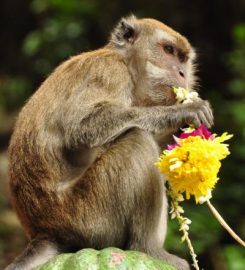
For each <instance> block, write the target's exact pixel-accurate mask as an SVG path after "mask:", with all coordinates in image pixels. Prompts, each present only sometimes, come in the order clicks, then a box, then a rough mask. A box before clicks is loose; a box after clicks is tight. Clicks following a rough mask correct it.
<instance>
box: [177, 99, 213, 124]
mask: <svg viewBox="0 0 245 270" xmlns="http://www.w3.org/2000/svg"><path fill="white" fill-rule="evenodd" d="M179 120H180V121H179V124H180V125H181V126H182V127H183V126H185V125H190V126H194V127H195V128H197V127H199V126H200V125H201V124H202V123H203V124H205V126H206V127H207V128H210V127H211V126H212V125H213V112H212V109H211V107H210V104H209V102H208V101H206V100H202V99H197V100H195V101H194V102H191V103H187V104H183V105H182V106H181V108H180V118H179Z"/></svg>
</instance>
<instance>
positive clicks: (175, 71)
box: [112, 17, 195, 105]
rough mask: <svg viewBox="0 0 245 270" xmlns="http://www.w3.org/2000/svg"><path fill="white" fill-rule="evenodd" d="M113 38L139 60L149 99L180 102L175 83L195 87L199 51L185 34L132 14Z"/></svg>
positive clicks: (157, 102)
mask: <svg viewBox="0 0 245 270" xmlns="http://www.w3.org/2000/svg"><path fill="white" fill-rule="evenodd" d="M112 41H114V42H116V44H117V45H118V47H120V50H122V51H124V55H126V56H127V57H128V58H129V59H130V60H131V61H132V62H134V63H136V65H137V68H136V70H137V72H138V80H137V81H138V82H140V81H143V84H141V85H140V86H139V88H141V89H142V93H140V95H141V100H147V102H146V101H144V102H145V103H147V104H151V105H154V104H155V105H160V104H162V105H172V104H174V103H175V102H176V100H175V95H174V94H173V91H172V87H173V86H175V87H178V86H180V87H183V88H186V89H188V90H192V89H193V87H194V84H195V77H194V65H193V62H194V60H195V52H194V50H193V48H192V47H191V45H190V43H189V42H188V40H187V39H186V38H185V37H183V36H182V35H180V34H179V33H177V32H176V31H174V30H173V29H171V28H170V27H168V26H166V25H165V24H163V23H161V22H159V21H157V20H153V19H140V20H138V19H136V18H135V17H129V18H127V19H123V20H122V21H121V22H120V23H119V25H118V27H117V28H116V30H115V31H114V35H113V36H112ZM142 85H143V86H145V87H142ZM143 88H145V89H143Z"/></svg>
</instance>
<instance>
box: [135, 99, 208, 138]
mask: <svg viewBox="0 0 245 270" xmlns="http://www.w3.org/2000/svg"><path fill="white" fill-rule="evenodd" d="M142 110H143V109H142ZM138 118H139V119H138V121H137V123H139V125H138V126H139V127H141V128H143V129H145V130H148V131H150V132H153V133H155V134H159V133H162V132H163V131H164V130H165V131H166V130H173V131H176V130H178V129H179V128H181V127H184V126H186V125H191V126H194V127H195V128H196V127H199V126H200V125H201V124H202V123H203V124H205V125H206V126H207V127H208V128H210V127H211V126H212V125H213V113H212V109H211V107H210V104H209V102H208V101H205V100H202V99H197V100H195V101H193V102H190V103H184V104H177V105H173V106H168V107H165V106H161V107H160V106H159V107H151V108H144V111H142V112H141V116H139V117H138Z"/></svg>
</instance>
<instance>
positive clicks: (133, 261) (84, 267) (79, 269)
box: [36, 248, 177, 270]
mask: <svg viewBox="0 0 245 270" xmlns="http://www.w3.org/2000/svg"><path fill="white" fill-rule="evenodd" d="M107 269H109V270H146V269H149V270H177V269H176V268H175V267H173V266H171V265H169V264H167V263H165V262H162V261H160V260H157V259H154V258H152V257H150V256H148V255H146V254H145V253H141V252H138V251H123V250H120V249H118V248H105V249H103V250H101V251H98V250H94V249H82V250H80V251H78V252H77V253H67V254H61V255H58V256H56V257H55V258H53V259H51V260H50V261H48V262H47V263H45V264H44V265H42V266H39V267H38V268H37V269H36V270H107Z"/></svg>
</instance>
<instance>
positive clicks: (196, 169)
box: [155, 87, 245, 270]
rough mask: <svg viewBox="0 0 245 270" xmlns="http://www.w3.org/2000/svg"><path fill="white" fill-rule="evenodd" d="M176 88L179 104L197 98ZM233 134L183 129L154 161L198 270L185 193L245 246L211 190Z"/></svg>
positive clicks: (205, 129) (194, 93)
mask: <svg viewBox="0 0 245 270" xmlns="http://www.w3.org/2000/svg"><path fill="white" fill-rule="evenodd" d="M173 90H174V93H175V94H176V99H177V101H178V102H179V103H188V102H193V100H195V99H198V94H197V93H196V92H188V91H187V90H186V89H184V88H181V87H178V88H174V89H173ZM231 137H232V135H229V134H227V133H223V134H222V135H221V136H217V135H216V134H212V133H211V132H210V131H209V130H208V129H207V128H206V127H205V125H204V124H202V125H201V126H200V127H199V128H198V129H193V128H191V127H190V128H187V129H184V130H183V133H182V134H181V135H180V136H179V137H176V136H174V140H175V143H174V144H172V145H168V149H167V150H164V151H163V154H162V155H161V156H160V158H159V161H158V162H156V163H155V165H156V166H157V167H159V169H160V171H161V172H162V173H163V174H164V175H165V176H166V178H167V182H168V190H169V191H168V194H169V196H170V198H171V203H170V214H171V218H176V219H177V220H178V222H179V225H180V231H181V232H182V234H183V236H182V238H181V239H182V241H186V242H187V245H188V248H189V250H190V254H191V257H192V260H193V266H194V268H195V269H196V270H199V266H198V260H197V255H196V254H195V252H194V248H193V246H192V243H191V240H190V238H189V233H188V232H189V225H190V224H191V220H190V219H188V218H186V217H184V216H183V215H182V214H183V213H184V210H183V208H182V207H181V206H180V205H179V204H180V202H182V201H184V197H183V195H182V194H183V193H185V195H186V199H190V197H191V196H194V198H195V201H196V203H197V204H198V203H200V204H202V203H205V202H206V203H207V204H208V206H209V208H210V210H211V212H212V213H213V214H214V216H215V217H216V219H217V220H218V221H219V222H220V224H221V225H222V226H223V227H224V228H225V229H226V230H227V231H228V232H229V233H230V234H231V236H232V237H233V238H234V239H236V240H237V241H238V242H239V243H240V244H241V245H242V246H244V247H245V242H244V241H243V240H242V239H240V238H239V236H238V235H236V234H235V233H234V231H233V230H232V229H231V228H230V227H229V226H228V224H227V223H226V222H225V221H224V219H223V218H222V217H221V215H220V214H219V213H218V211H217V210H216V209H215V208H214V206H213V205H212V204H211V202H210V199H211V198H212V190H213V189H214V187H215V185H216V183H217V182H218V180H219V178H218V176H217V175H218V172H219V169H220V167H221V162H220V161H221V160H222V159H224V158H225V157H227V156H228V155H229V154H230V152H229V149H228V144H225V143H224V142H225V141H226V140H228V139H230V138H231Z"/></svg>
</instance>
